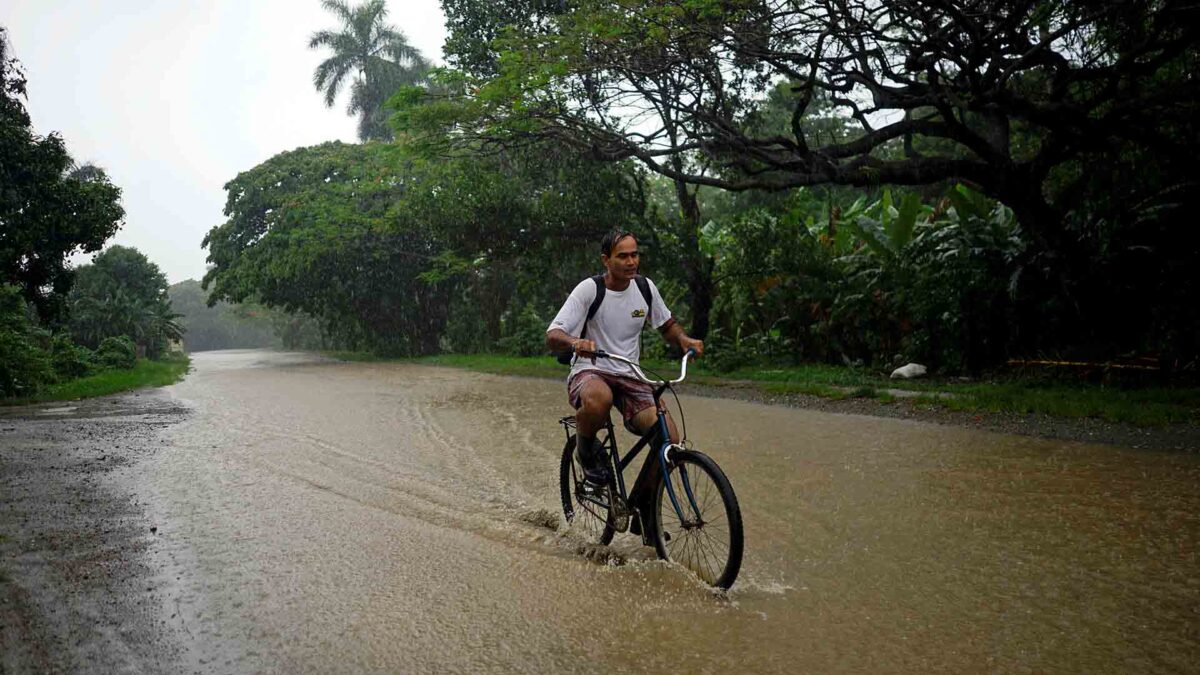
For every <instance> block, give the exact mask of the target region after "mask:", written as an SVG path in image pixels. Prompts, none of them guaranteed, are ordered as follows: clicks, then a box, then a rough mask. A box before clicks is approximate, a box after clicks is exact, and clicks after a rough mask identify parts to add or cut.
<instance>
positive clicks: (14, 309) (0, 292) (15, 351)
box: [0, 286, 54, 397]
mask: <svg viewBox="0 0 1200 675" xmlns="http://www.w3.org/2000/svg"><path fill="white" fill-rule="evenodd" d="M37 332H38V331H36V329H34V328H33V326H32V325H31V324H30V321H29V317H28V315H27V312H26V308H25V302H24V300H22V299H21V295H20V291H19V290H18V289H17V288H16V287H14V286H0V396H5V397H9V396H24V395H28V394H32V393H34V392H35V391H37V389H38V388H39V387H41V386H42V385H43V384H45V383H48V382H50V381H52V380H53V379H54V372H53V371H52V370H51V369H50V360H49V357H48V355H47V354H46V350H45V349H42V347H41V346H39V345H38V337H39V336H38V335H37Z"/></svg>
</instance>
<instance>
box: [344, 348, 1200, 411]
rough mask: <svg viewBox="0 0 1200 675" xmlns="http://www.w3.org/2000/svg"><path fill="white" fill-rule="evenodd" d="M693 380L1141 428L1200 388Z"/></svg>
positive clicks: (698, 369)
mask: <svg viewBox="0 0 1200 675" xmlns="http://www.w3.org/2000/svg"><path fill="white" fill-rule="evenodd" d="M327 355H328V356H331V357H333V358H339V359H344V360H351V361H405V362H410V363H421V364H427V365H433V366H448V367H452V368H465V369H469V370H475V371H479V372H485V373H496V374H500V375H522V376H527V377H548V378H556V379H562V378H565V377H566V373H567V369H566V367H565V366H560V365H559V364H557V363H555V362H554V360H553V359H550V358H549V357H520V356H503V355H497V354H445V355H440V356H429V357H424V358H416V359H386V358H381V357H376V356H372V355H370V354H364V353H362V352H327ZM643 365H644V366H645V367H646V368H647V369H649V370H652V371H656V372H658V373H661V374H663V375H669V376H672V377H673V376H674V375H675V374H677V373H678V372H679V363H678V362H674V361H647V362H645V363H644V364H643ZM688 375H689V377H688V381H689V382H691V383H695V384H702V385H706V386H711V387H752V388H756V389H758V390H759V391H762V392H764V393H768V394H778V395H786V394H805V395H810V396H819V397H822V398H829V399H846V398H867V399H875V400H878V401H879V402H880V403H881V404H892V403H895V402H897V401H899V400H902V399H908V400H911V401H912V403H913V404H914V405H918V406H922V407H940V408H945V409H949V410H959V411H966V412H980V413H1011V414H1039V415H1048V416H1052V417H1065V418H1095V419H1102V420H1106V421H1109V422H1120V423H1128V424H1134V425H1137V426H1164V425H1168V424H1178V423H1188V424H1200V388H1196V387H1166V386H1141V387H1119V386H1106V385H1100V384H1089V383H1085V382H1069V381H1055V380H1036V379H1028V378H1025V379H1023V378H1017V377H1013V378H1007V379H994V380H990V381H960V380H940V379H936V378H935V379H928V380H890V379H888V378H887V377H886V376H884V375H883V374H881V373H875V372H872V371H869V370H867V369H863V368H849V367H839V366H830V365H824V364H806V365H799V366H787V367H762V368H739V369H737V370H734V371H731V372H727V373H717V372H714V371H712V370H710V369H708V368H707V367H706V365H705V363H704V362H703V361H700V362H699V363H696V364H694V365H691V366H689V368H688Z"/></svg>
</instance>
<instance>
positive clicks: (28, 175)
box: [0, 28, 125, 321]
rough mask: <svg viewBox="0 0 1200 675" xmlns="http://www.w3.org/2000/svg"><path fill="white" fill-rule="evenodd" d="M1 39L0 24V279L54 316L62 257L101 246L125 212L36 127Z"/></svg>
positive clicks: (109, 190)
mask: <svg viewBox="0 0 1200 675" xmlns="http://www.w3.org/2000/svg"><path fill="white" fill-rule="evenodd" d="M7 46H8V43H7V33H6V31H5V29H4V28H0V282H3V283H11V284H15V285H18V286H20V287H21V289H22V295H23V296H24V297H25V300H26V301H27V302H31V303H33V304H34V305H36V307H37V309H38V313H39V314H40V315H41V318H42V319H43V320H44V321H51V320H59V319H61V318H62V316H61V310H62V302H61V300H62V298H63V297H64V296H65V294H66V293H67V291H68V290H69V289H70V286H71V279H72V277H71V271H70V268H69V266H68V264H67V260H68V259H69V258H70V256H71V255H72V254H74V253H76V252H84V253H91V252H94V251H98V250H100V248H101V246H103V245H104V241H105V240H106V239H108V238H109V237H111V236H112V235H113V234H115V233H116V231H117V229H118V228H120V226H121V222H122V219H123V218H124V215H125V212H124V210H123V209H122V208H121V205H120V196H121V191H120V189H119V188H117V187H116V186H114V185H113V184H112V183H110V182H109V181H108V178H107V176H106V175H105V174H104V172H103V171H102V170H100V169H98V168H96V167H94V166H91V165H88V166H86V167H77V166H76V165H75V164H74V162H73V161H72V160H71V156H70V155H69V154H68V153H67V150H66V146H65V144H64V143H63V140H62V138H61V137H59V136H58V135H56V134H50V135H49V136H38V135H37V134H36V133H34V131H33V128H32V125H31V123H30V119H29V114H28V113H27V112H26V110H25V106H24V104H23V103H22V101H21V99H23V98H24V97H25V77H24V75H23V73H22V72H21V70H20V66H19V63H18V62H17V61H16V59H10V58H9V56H8V53H7Z"/></svg>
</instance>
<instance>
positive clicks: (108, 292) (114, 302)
mask: <svg viewBox="0 0 1200 675" xmlns="http://www.w3.org/2000/svg"><path fill="white" fill-rule="evenodd" d="M68 301H69V308H70V328H71V333H72V335H73V336H74V337H75V340H76V341H77V342H79V343H80V344H82V345H85V346H88V347H91V348H93V349H94V348H96V347H97V346H99V345H100V343H101V342H103V341H104V339H105V338H110V337H120V336H126V337H128V338H129V339H131V340H133V341H134V343H136V344H137V345H139V346H141V347H143V348H144V349H145V351H146V353H147V354H148V355H149V356H156V355H158V354H160V353H161V352H162V351H163V350H165V349H166V347H167V342H168V341H170V340H179V339H181V338H182V337H183V327H182V326H180V325H179V323H178V321H177V319H178V317H179V315H178V314H176V313H175V312H174V311H173V310H172V309H171V301H170V298H169V297H168V296H167V278H166V276H165V275H163V273H162V271H161V270H159V268H158V265H155V264H154V263H152V262H150V260H149V258H147V257H146V256H145V255H144V254H143V253H142V252H141V251H138V250H137V249H135V248H131V247H128V246H111V247H109V248H108V249H106V250H105V251H103V252H102V253H100V254H99V255H97V256H96V257H95V258H94V259H93V260H92V263H91V264H90V265H81V266H80V267H79V269H78V270H77V272H76V281H75V285H74V287H73V288H72V289H71V293H70V295H69V296H68Z"/></svg>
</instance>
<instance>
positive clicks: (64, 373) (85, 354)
mask: <svg viewBox="0 0 1200 675" xmlns="http://www.w3.org/2000/svg"><path fill="white" fill-rule="evenodd" d="M92 358H93V355H92V350H90V349H88V348H87V347H82V346H80V345H77V344H75V343H74V342H72V341H71V336H70V335H69V334H67V333H59V334H57V335H55V336H54V341H53V342H52V343H51V347H50V366H51V367H52V368H53V369H54V374H55V375H56V376H57V377H58V381H59V382H64V381H67V380H73V379H76V378H80V377H84V376H85V375H87V374H88V373H90V372H91V371H92Z"/></svg>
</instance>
